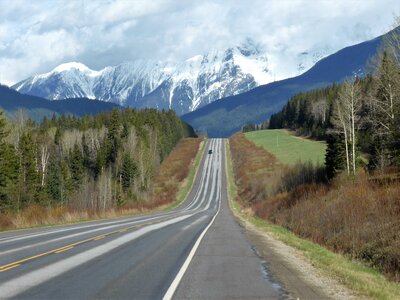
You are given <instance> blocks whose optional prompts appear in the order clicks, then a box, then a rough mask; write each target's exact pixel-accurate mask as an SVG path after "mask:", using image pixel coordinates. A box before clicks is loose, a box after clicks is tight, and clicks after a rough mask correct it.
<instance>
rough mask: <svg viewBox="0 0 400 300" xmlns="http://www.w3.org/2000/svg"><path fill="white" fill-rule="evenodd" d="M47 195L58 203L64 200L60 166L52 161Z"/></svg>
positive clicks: (48, 176)
mask: <svg viewBox="0 0 400 300" xmlns="http://www.w3.org/2000/svg"><path fill="white" fill-rule="evenodd" d="M47 193H48V195H49V196H50V198H51V199H52V200H54V201H56V202H58V203H60V202H62V201H63V200H64V184H63V175H62V171H61V168H60V165H59V164H58V163H57V162H56V161H55V160H54V159H52V160H51V161H50V165H49V171H48V175H47Z"/></svg>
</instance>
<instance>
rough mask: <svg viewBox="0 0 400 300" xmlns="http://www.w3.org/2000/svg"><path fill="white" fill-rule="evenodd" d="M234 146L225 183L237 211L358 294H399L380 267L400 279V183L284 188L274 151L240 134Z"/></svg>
mask: <svg viewBox="0 0 400 300" xmlns="http://www.w3.org/2000/svg"><path fill="white" fill-rule="evenodd" d="M230 150H231V153H230V152H228V155H227V157H228V164H227V168H228V175H229V176H228V181H229V187H228V188H229V195H230V200H231V207H232V209H233V210H234V212H236V213H237V214H238V215H239V216H240V217H242V218H245V219H246V220H248V221H250V222H251V223H253V224H254V225H256V226H257V227H258V228H260V229H262V230H265V231H266V232H269V233H270V234H272V235H273V236H274V237H276V238H277V239H279V240H281V241H283V242H285V243H286V244H288V245H290V246H293V247H295V248H297V249H299V250H300V251H302V252H303V253H304V254H305V256H306V257H307V258H308V259H309V260H310V261H311V263H312V264H313V265H315V266H317V267H318V268H320V269H321V270H323V271H324V272H325V273H326V274H328V275H330V276H333V277H335V278H337V279H338V280H339V281H340V282H342V283H343V284H345V285H346V286H348V287H349V288H351V289H353V290H355V291H357V292H358V293H360V294H363V295H366V296H369V297H372V298H375V299H400V285H399V284H398V283H396V282H393V281H389V280H388V279H387V278H385V276H383V275H382V273H380V272H379V271H377V269H378V268H379V269H380V270H381V271H383V272H385V274H386V275H388V276H389V277H391V278H392V279H398V277H397V276H398V271H399V267H398V266H399V262H400V260H399V257H400V254H399V242H400V238H399V234H398V232H399V231H400V228H399V225H400V224H399V223H400V222H399V221H398V220H399V217H400V203H399V199H400V187H396V186H394V185H393V186H386V187H384V188H382V187H380V186H373V185H371V184H370V183H369V181H368V180H367V179H365V178H361V179H360V180H359V181H358V182H356V183H354V182H352V181H351V182H349V181H346V180H343V179H337V181H336V182H335V183H333V184H332V186H327V185H318V184H307V185H304V184H303V185H299V186H296V187H295V188H294V189H293V190H292V191H279V189H276V186H279V185H280V182H279V180H282V177H283V179H284V173H280V172H281V165H280V164H279V163H278V162H277V160H276V158H275V157H274V156H273V155H271V154H269V153H267V152H266V151H265V150H264V149H262V148H260V147H257V146H256V145H255V144H254V143H252V142H250V141H249V140H248V139H246V138H245V137H244V135H243V134H238V135H235V136H234V137H232V138H231V139H230ZM230 157H232V161H233V164H232V163H231V162H230V161H229V158H230ZM280 174H283V175H280ZM300 175H301V174H300ZM300 175H299V176H300ZM271 182H272V183H271ZM273 188H275V191H274V190H271V189H273ZM233 199H234V200H233ZM334 252H336V253H334ZM343 254H344V255H343ZM355 259H358V260H359V261H357V260H355ZM361 260H363V261H364V262H361ZM371 265H373V266H375V268H371V267H369V266H371Z"/></svg>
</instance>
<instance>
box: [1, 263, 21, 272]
mask: <svg viewBox="0 0 400 300" xmlns="http://www.w3.org/2000/svg"><path fill="white" fill-rule="evenodd" d="M18 266H20V264H17V265H12V266H11V267H8V268H6V269H2V270H0V273H1V272H4V271H8V270H11V269H14V268H16V267H18Z"/></svg>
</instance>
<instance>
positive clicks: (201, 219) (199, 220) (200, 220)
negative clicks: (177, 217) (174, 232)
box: [181, 216, 208, 231]
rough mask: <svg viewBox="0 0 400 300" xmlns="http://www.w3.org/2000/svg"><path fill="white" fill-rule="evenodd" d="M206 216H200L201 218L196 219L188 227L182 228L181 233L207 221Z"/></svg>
mask: <svg viewBox="0 0 400 300" xmlns="http://www.w3.org/2000/svg"><path fill="white" fill-rule="evenodd" d="M207 218H208V216H202V217H201V218H198V219H197V220H196V221H194V222H193V223H190V224H189V225H186V226H185V227H183V228H182V229H181V231H185V230H186V229H189V228H190V227H192V226H194V225H196V224H198V223H200V222H202V221H203V220H205V219H207Z"/></svg>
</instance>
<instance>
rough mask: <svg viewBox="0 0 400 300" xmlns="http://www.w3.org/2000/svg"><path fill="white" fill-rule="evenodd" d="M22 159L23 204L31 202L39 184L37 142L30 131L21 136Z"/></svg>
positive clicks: (20, 149) (20, 150)
mask: <svg viewBox="0 0 400 300" xmlns="http://www.w3.org/2000/svg"><path fill="white" fill-rule="evenodd" d="M19 152H20V161H21V182H20V183H21V185H22V186H21V202H22V203H21V204H22V205H25V204H29V203H31V202H32V201H33V200H34V198H35V196H36V192H37V187H38V185H39V172H38V167H37V163H36V161H37V159H36V144H35V143H34V141H33V138H32V134H31V133H30V132H28V133H24V134H22V136H21V139H20V143H19Z"/></svg>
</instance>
